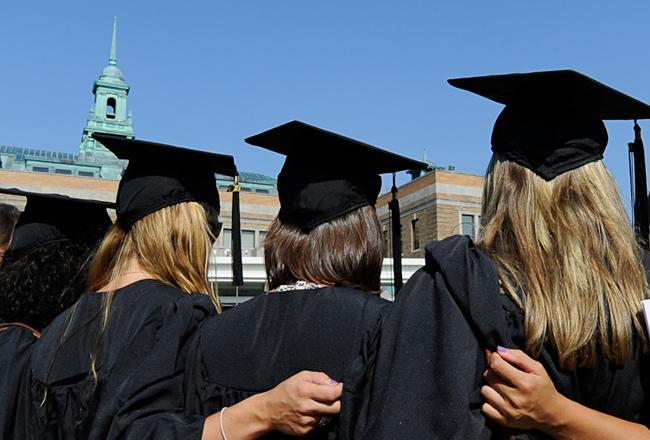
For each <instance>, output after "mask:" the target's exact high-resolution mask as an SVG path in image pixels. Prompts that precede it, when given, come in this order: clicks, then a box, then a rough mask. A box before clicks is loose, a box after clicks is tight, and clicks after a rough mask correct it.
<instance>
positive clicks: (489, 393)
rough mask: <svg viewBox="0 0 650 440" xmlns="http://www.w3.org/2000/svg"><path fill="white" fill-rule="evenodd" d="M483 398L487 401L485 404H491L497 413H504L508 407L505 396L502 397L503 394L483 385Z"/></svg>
mask: <svg viewBox="0 0 650 440" xmlns="http://www.w3.org/2000/svg"><path fill="white" fill-rule="evenodd" d="M481 396H482V397H483V399H484V400H485V403H487V404H489V405H490V406H491V407H492V408H494V409H496V410H497V411H502V410H503V409H504V408H506V406H507V403H506V401H505V399H504V398H503V396H501V394H499V393H498V392H497V391H496V390H495V389H494V388H492V387H490V386H487V385H483V386H482V387H481Z"/></svg>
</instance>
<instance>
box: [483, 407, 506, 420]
mask: <svg viewBox="0 0 650 440" xmlns="http://www.w3.org/2000/svg"><path fill="white" fill-rule="evenodd" d="M481 412H482V413H483V414H484V415H485V417H487V418H488V419H490V420H492V421H493V422H496V423H499V424H501V425H503V424H505V422H506V420H505V418H504V417H503V416H502V415H501V413H500V412H499V411H497V410H496V408H494V407H493V406H492V405H490V404H489V403H484V404H483V405H482V406H481Z"/></svg>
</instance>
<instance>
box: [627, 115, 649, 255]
mask: <svg viewBox="0 0 650 440" xmlns="http://www.w3.org/2000/svg"><path fill="white" fill-rule="evenodd" d="M627 145H628V147H629V154H630V160H631V161H632V162H633V164H631V166H630V169H631V170H632V171H633V172H634V186H633V188H632V194H633V197H634V211H633V214H634V230H635V231H636V235H637V240H638V241H639V244H640V245H641V247H642V248H643V249H648V244H649V243H648V234H649V233H650V231H649V225H648V222H649V220H648V184H647V181H646V173H645V150H644V147H643V139H641V127H640V126H639V124H638V123H637V121H636V119H635V120H634V142H630V143H628V144H627Z"/></svg>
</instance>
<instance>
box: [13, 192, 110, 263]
mask: <svg viewBox="0 0 650 440" xmlns="http://www.w3.org/2000/svg"><path fill="white" fill-rule="evenodd" d="M0 193H2V194H10V195H15V196H22V197H26V198H27V201H26V203H25V209H24V210H23V212H22V213H21V215H20V217H19V219H18V222H17V223H16V227H15V229H14V233H13V236H12V239H11V246H10V250H11V251H13V252H15V253H18V252H26V251H28V250H30V249H33V248H35V247H38V246H41V245H43V244H45V243H50V242H53V241H57V240H62V239H65V238H69V239H71V240H77V241H81V242H82V243H84V244H85V245H87V246H90V247H94V246H95V245H96V243H97V241H99V240H100V239H101V238H102V237H103V235H104V233H105V232H106V230H107V229H108V227H109V226H110V225H111V224H112V223H113V222H112V221H111V218H110V217H109V215H108V212H107V211H106V210H107V209H109V208H114V207H115V204H114V203H109V202H102V201H99V200H85V199H76V198H72V197H68V196H64V195H61V194H46V193H37V192H32V191H23V190H20V189H16V188H0Z"/></svg>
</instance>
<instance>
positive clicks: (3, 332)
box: [0, 325, 38, 357]
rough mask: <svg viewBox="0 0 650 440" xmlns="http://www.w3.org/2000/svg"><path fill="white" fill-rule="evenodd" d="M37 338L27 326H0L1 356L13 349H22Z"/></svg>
mask: <svg viewBox="0 0 650 440" xmlns="http://www.w3.org/2000/svg"><path fill="white" fill-rule="evenodd" d="M37 340H38V338H37V337H36V335H35V334H34V332H33V331H32V330H30V329H28V328H25V327H21V326H18V325H7V326H0V352H1V353H2V357H4V356H6V355H8V354H10V353H11V352H12V351H13V350H22V349H24V348H25V347H29V346H31V345H32V344H33V343H34V342H36V341H37Z"/></svg>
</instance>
